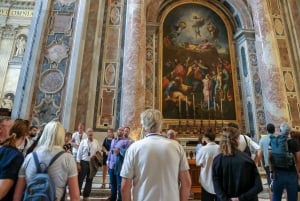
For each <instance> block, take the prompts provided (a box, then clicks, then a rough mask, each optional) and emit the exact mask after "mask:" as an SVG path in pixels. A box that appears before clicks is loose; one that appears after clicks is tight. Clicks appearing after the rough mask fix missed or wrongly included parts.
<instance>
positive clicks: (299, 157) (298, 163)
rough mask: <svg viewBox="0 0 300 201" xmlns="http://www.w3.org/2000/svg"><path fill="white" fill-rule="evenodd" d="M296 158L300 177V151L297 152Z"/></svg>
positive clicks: (299, 176)
mask: <svg viewBox="0 0 300 201" xmlns="http://www.w3.org/2000/svg"><path fill="white" fill-rule="evenodd" d="M295 158H296V169H297V174H298V178H300V151H298V152H295Z"/></svg>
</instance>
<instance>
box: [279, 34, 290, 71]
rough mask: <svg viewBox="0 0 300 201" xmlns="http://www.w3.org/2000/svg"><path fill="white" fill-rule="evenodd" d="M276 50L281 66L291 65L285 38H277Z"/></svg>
mask: <svg viewBox="0 0 300 201" xmlns="http://www.w3.org/2000/svg"><path fill="white" fill-rule="evenodd" d="M277 43H278V51H279V56H280V62H281V66H282V67H291V62H290V53H289V48H288V46H287V41H286V39H277Z"/></svg>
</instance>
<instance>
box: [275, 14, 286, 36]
mask: <svg viewBox="0 0 300 201" xmlns="http://www.w3.org/2000/svg"><path fill="white" fill-rule="evenodd" d="M274 27H275V31H276V34H277V35H280V36H282V35H283V34H284V27H283V24H282V21H281V19H280V18H274Z"/></svg>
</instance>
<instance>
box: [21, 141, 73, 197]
mask: <svg viewBox="0 0 300 201" xmlns="http://www.w3.org/2000/svg"><path fill="white" fill-rule="evenodd" d="M60 151H63V149H62V148H58V147H57V148H55V149H53V150H52V151H49V150H41V149H38V150H37V151H36V152H37V155H38V159H39V162H40V163H43V164H45V165H46V166H48V164H49V163H50V161H51V159H52V158H53V157H54V155H55V154H57V153H58V152H60ZM36 171H37V169H36V166H35V163H34V159H33V155H32V153H30V154H29V155H27V156H26V158H25V160H24V163H23V165H22V166H21V168H20V172H19V177H25V178H26V181H29V180H30V178H32V177H33V176H34V175H35V174H36ZM48 173H49V175H50V176H51V177H52V180H53V182H54V184H55V187H56V197H57V200H60V199H61V197H62V195H63V193H64V189H65V186H66V184H67V181H68V178H69V177H74V176H77V174H78V173H77V166H76V162H75V159H74V158H73V156H72V154H70V153H64V154H62V155H61V156H60V157H59V158H57V159H56V161H55V162H54V163H53V164H52V165H51V166H50V167H49V169H48Z"/></svg>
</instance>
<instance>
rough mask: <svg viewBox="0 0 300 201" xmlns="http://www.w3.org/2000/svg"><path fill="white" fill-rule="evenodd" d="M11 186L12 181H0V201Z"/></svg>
mask: <svg viewBox="0 0 300 201" xmlns="http://www.w3.org/2000/svg"><path fill="white" fill-rule="evenodd" d="M13 185H14V180H13V179H0V187H1V188H0V200H2V198H4V197H5V196H6V194H7V193H8V192H9V190H10V189H11V188H12V186H13Z"/></svg>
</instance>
